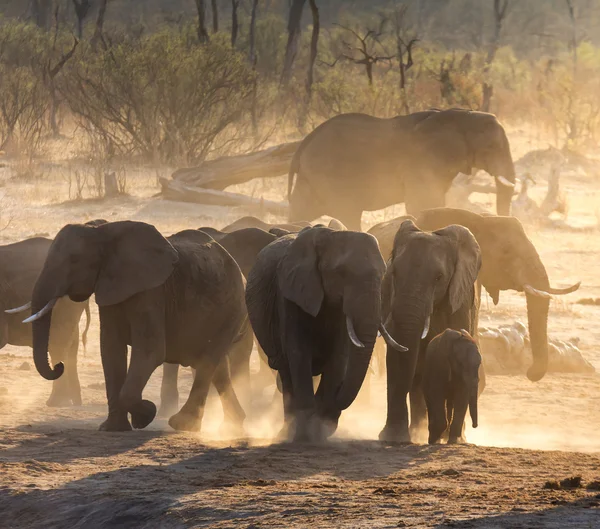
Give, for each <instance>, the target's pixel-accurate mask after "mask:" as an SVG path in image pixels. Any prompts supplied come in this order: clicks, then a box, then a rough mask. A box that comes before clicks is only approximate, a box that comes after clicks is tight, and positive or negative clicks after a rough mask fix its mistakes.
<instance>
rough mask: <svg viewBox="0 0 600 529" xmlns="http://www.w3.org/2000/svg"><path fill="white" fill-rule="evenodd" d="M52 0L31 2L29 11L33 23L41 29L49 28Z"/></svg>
mask: <svg viewBox="0 0 600 529" xmlns="http://www.w3.org/2000/svg"><path fill="white" fill-rule="evenodd" d="M52 3H53V2H52V0H31V3H30V4H29V10H30V12H31V17H32V18H33V20H34V21H35V23H36V24H37V25H38V26H39V27H40V28H42V29H48V28H49V27H50V15H51V13H52Z"/></svg>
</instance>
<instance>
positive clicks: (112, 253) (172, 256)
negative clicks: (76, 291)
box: [95, 221, 178, 307]
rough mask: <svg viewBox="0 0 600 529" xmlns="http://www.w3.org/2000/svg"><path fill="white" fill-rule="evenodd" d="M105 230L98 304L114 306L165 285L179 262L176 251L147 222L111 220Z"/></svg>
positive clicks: (97, 289) (98, 281) (102, 229)
mask: <svg viewBox="0 0 600 529" xmlns="http://www.w3.org/2000/svg"><path fill="white" fill-rule="evenodd" d="M95 229H97V230H99V231H101V232H102V236H103V240H104V246H103V253H104V255H103V262H102V265H101V267H100V272H99V274H98V279H97V281H96V288H95V292H96V303H98V305H99V306H101V307H102V306H107V305H115V304H117V303H121V302H122V301H125V300H126V299H128V298H130V297H131V296H133V295H134V294H137V293H138V292H142V291H144V290H149V289H151V288H155V287H158V286H159V285H162V284H163V283H164V282H165V281H166V280H167V278H168V277H169V276H170V275H171V273H172V272H173V269H174V267H175V264H176V263H177V261H178V254H177V250H175V248H173V246H172V245H171V243H170V242H169V241H167V239H165V238H164V237H163V236H162V235H161V234H160V233H159V232H158V230H157V229H156V228H155V227H154V226H151V225H150V224H146V223H144V222H134V221H122V222H110V223H108V224H104V225H102V226H98V227H97V228H95Z"/></svg>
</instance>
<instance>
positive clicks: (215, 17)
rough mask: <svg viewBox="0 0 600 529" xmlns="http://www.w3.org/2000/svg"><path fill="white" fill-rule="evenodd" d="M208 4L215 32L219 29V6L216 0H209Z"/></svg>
mask: <svg viewBox="0 0 600 529" xmlns="http://www.w3.org/2000/svg"><path fill="white" fill-rule="evenodd" d="M257 1H258V0H257ZM210 6H211V8H212V26H213V33H216V32H217V31H219V8H218V6H217V0H210Z"/></svg>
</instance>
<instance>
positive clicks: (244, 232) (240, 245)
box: [219, 228, 277, 277]
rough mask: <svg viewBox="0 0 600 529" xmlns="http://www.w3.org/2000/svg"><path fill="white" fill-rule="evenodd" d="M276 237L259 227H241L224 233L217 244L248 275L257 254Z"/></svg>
mask: <svg viewBox="0 0 600 529" xmlns="http://www.w3.org/2000/svg"><path fill="white" fill-rule="evenodd" d="M276 238H277V237H276V236H275V235H274V234H272V233H269V232H266V231H265V230H261V229H260V228H243V229H241V230H237V231H233V232H231V233H228V234H226V235H225V237H223V238H222V239H221V240H220V241H219V244H220V245H221V246H223V248H225V249H226V250H227V251H228V252H229V254H230V255H231V257H233V258H234V260H235V262H236V263H237V264H238V266H239V267H240V270H241V271H242V274H244V277H248V274H249V273H250V270H251V269H252V266H253V265H254V263H255V261H256V257H257V256H258V254H259V253H260V252H261V250H262V249H263V248H264V247H265V246H267V245H268V244H271V243H272V242H273V241H274V240H275V239H276Z"/></svg>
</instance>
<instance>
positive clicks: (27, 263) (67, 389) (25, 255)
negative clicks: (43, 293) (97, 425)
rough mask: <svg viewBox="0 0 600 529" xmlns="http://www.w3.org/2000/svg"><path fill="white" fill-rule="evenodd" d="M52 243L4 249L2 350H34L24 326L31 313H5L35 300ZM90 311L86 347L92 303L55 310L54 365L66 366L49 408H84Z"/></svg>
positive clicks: (0, 268) (0, 249) (0, 266)
mask: <svg viewBox="0 0 600 529" xmlns="http://www.w3.org/2000/svg"><path fill="white" fill-rule="evenodd" d="M51 244H52V240H50V239H46V238H43V237H34V238H32V239H26V240H24V241H20V242H17V243H14V244H7V245H4V246H0V349H1V348H2V347H4V346H5V345H7V344H10V345H19V346H27V347H32V346H33V340H32V335H31V325H29V324H27V323H23V320H24V319H25V318H27V317H28V316H29V315H30V314H31V311H30V310H26V311H24V312H19V313H16V314H7V313H5V312H4V311H5V310H10V309H14V308H17V307H21V306H23V305H25V304H26V303H27V302H28V301H30V300H31V294H32V292H33V287H34V285H35V282H36V281H37V278H38V276H39V275H40V272H41V270H42V267H43V266H44V261H45V260H46V255H47V254H48V249H49V248H50V245H51ZM84 310H85V311H86V316H87V321H86V327H85V331H84V333H83V335H82V341H83V344H84V347H85V342H86V336H87V330H88V328H89V325H90V312H89V303H88V302H87V301H86V302H84V303H74V302H72V301H71V300H69V299H61V300H60V301H59V302H58V303H57V305H56V308H55V310H54V318H53V320H52V326H51V331H50V343H49V352H50V357H51V358H52V360H53V361H54V362H63V363H64V365H65V375H64V377H62V378H60V379H58V380H55V381H54V382H53V383H52V393H51V394H50V397H49V398H48V400H47V401H46V404H47V405H48V406H52V407H60V406H70V405H75V406H81V387H80V384H79V377H78V374H77V350H78V347H79V320H80V319H81V314H82V312H83V311H84Z"/></svg>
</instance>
